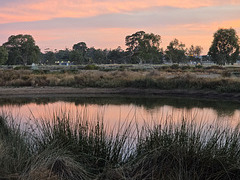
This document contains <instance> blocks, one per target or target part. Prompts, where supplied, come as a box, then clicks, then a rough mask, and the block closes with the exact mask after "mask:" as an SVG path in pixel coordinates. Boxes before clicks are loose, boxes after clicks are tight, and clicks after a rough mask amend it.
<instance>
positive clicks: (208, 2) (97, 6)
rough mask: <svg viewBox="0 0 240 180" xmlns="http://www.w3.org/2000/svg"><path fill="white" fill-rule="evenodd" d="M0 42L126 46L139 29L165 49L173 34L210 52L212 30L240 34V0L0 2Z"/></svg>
mask: <svg viewBox="0 0 240 180" xmlns="http://www.w3.org/2000/svg"><path fill="white" fill-rule="evenodd" d="M0 4H1V6H0V45H1V44H2V43H4V42H6V41H7V39H8V37H9V36H10V35H16V34H31V35H32V36H33V37H34V39H35V41H36V44H37V45H38V46H39V47H40V48H41V51H42V52H44V49H46V48H50V49H51V50H54V49H58V50H59V49H65V48H70V49H71V48H72V46H73V44H75V43H78V42H81V41H84V42H86V44H87V46H88V47H92V46H94V47H95V48H102V49H104V48H108V49H110V48H111V49H113V48H117V47H118V46H119V45H120V46H121V47H122V48H123V49H125V48H126V47H125V45H124V44H125V37H126V36H127V35H130V34H133V33H135V32H136V31H139V30H143V31H145V32H146V33H151V32H152V33H154V34H159V35H160V36H161V37H162V44H161V47H163V48H164V49H165V48H166V46H167V45H168V44H169V42H170V41H171V40H173V39H174V38H177V39H179V40H180V41H181V42H183V43H185V44H186V46H187V47H189V46H190V45H191V44H193V45H201V46H202V47H203V49H204V50H203V54H206V53H207V52H208V49H209V46H210V44H211V41H212V39H213V33H214V32H215V31H217V30H218V29H219V28H230V27H232V28H234V29H235V30H236V31H237V33H238V35H239V36H240V0H228V1H226V0H201V1H195V0H181V1H180V0H167V1H166V0H149V1H147V0H34V1H33V0H31V1H30V0H0Z"/></svg>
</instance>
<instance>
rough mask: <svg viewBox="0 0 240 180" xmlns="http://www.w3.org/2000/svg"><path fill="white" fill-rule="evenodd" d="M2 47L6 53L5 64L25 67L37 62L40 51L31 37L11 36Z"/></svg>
mask: <svg viewBox="0 0 240 180" xmlns="http://www.w3.org/2000/svg"><path fill="white" fill-rule="evenodd" d="M3 46H4V47H5V48H6V49H7V51H8V60H7V62H6V63H7V64H23V65H27V64H32V63H38V61H39V55H40V49H39V47H38V46H37V45H36V44H35V40H34V39H33V37H32V36H31V35H27V34H26V35H23V34H19V35H16V36H15V35H12V36H10V37H9V38H8V41H7V42H6V43H4V44H3Z"/></svg>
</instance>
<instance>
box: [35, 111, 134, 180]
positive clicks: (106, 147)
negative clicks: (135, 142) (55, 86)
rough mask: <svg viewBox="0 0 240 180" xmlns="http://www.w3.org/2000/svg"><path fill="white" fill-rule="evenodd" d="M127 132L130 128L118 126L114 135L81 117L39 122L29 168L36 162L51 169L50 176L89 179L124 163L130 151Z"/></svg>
mask: <svg viewBox="0 0 240 180" xmlns="http://www.w3.org/2000/svg"><path fill="white" fill-rule="evenodd" d="M130 130H131V124H125V125H122V126H119V128H118V129H117V130H116V131H114V130H108V128H107V127H105V125H104V122H103V120H102V119H101V118H100V117H97V120H96V121H95V120H89V119H88V117H87V115H86V114H85V113H82V114H81V115H78V116H77V117H76V118H72V117H71V115H69V114H67V113H63V112H62V113H61V115H57V114H55V115H54V116H53V119H51V120H47V119H40V120H38V121H36V130H35V131H34V132H35V135H34V138H35V139H34V142H35V148H36V153H37V156H36V157H37V159H36V158H33V159H34V160H33V161H34V162H35V163H33V164H36V163H37V164H38V163H39V159H40V161H41V162H43V163H42V165H37V167H39V166H40V167H44V168H45V169H49V167H53V170H54V169H55V170H54V174H57V175H59V176H60V175H61V177H63V178H64V179H70V176H69V174H72V175H73V177H75V176H76V177H81V178H80V179H88V178H93V177H95V176H97V175H99V174H101V173H102V172H103V171H104V170H105V169H106V168H113V169H114V168H117V167H119V166H121V165H122V164H123V163H124V162H125V161H126V158H127V157H128V153H127V152H128V149H129V148H131V144H130V143H129V144H128V140H129V139H128V137H129V135H130V133H131V131H130ZM46 159H48V161H46ZM56 164H57V165H56ZM55 166H57V167H55ZM58 166H60V168H59V167H58ZM65 166H66V167H65ZM69 166H70V167H69ZM34 167H36V165H34ZM63 167H64V168H63ZM33 169H36V168H33ZM62 169H63V170H62ZM66 169H67V170H66ZM65 171H67V172H65ZM69 171H70V172H69ZM71 171H73V172H71ZM64 174H65V175H64ZM73 179H74V178H73Z"/></svg>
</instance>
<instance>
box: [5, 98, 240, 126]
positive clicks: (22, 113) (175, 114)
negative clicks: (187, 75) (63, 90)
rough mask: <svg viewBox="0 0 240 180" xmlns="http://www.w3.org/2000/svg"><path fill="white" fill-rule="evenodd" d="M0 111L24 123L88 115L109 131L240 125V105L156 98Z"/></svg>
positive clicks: (32, 101) (34, 104)
mask: <svg viewBox="0 0 240 180" xmlns="http://www.w3.org/2000/svg"><path fill="white" fill-rule="evenodd" d="M0 111H2V112H3V113H4V114H11V115H12V116H13V117H14V119H16V120H17V121H20V122H21V123H32V121H33V119H38V118H47V119H51V118H52V116H53V114H54V113H57V114H60V113H61V112H67V113H68V114H70V116H71V117H76V116H78V115H79V114H80V115H84V116H85V117H86V116H87V117H88V119H90V120H96V119H99V118H103V119H104V121H105V122H106V123H105V124H107V125H108V126H109V127H114V126H116V124H118V123H123V122H126V121H134V122H135V121H136V122H137V123H138V124H144V123H148V124H151V123H159V124H161V123H162V122H163V121H165V120H166V119H171V120H173V121H175V122H178V121H181V120H182V119H183V118H185V119H188V120H192V119H193V120H195V121H196V122H202V121H204V122H206V123H210V124H211V123H213V122H217V123H219V124H225V125H226V124H227V125H228V126H236V125H237V124H238V123H239V122H240V102H231V101H220V100H199V99H191V98H172V97H155V96H152V97H143V96H111V97H71V98H67V97H66V98H46V97H45V98H1V99H0Z"/></svg>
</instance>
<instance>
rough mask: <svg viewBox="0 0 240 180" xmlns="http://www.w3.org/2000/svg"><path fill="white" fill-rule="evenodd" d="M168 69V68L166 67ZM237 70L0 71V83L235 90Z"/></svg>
mask: <svg viewBox="0 0 240 180" xmlns="http://www.w3.org/2000/svg"><path fill="white" fill-rule="evenodd" d="M169 69H170V70H171V71H170V70H169ZM238 73H239V70H238V69H194V70H192V69H186V70H182V69H171V68H170V67H168V68H166V69H164V70H162V69H160V70H157V69H153V70H145V71H143V70H141V71H131V70H123V71H119V70H115V71H107V72H106V71H99V70H79V71H74V72H72V71H61V72H55V71H53V72H50V71H46V72H45V71H43V72H41V73H34V71H31V70H0V86H14V87H21V86H69V87H98V88H99V87H100V88H116V87H134V88H158V89H197V90H198V89H208V90H215V91H219V92H239V91H240V80H239V78H236V77H235V75H236V74H238Z"/></svg>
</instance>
